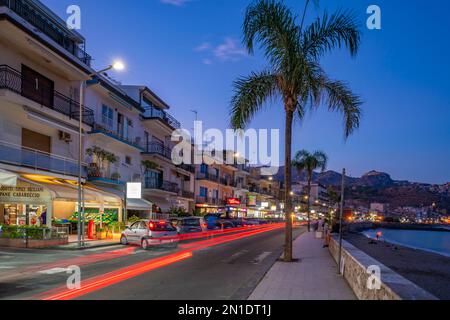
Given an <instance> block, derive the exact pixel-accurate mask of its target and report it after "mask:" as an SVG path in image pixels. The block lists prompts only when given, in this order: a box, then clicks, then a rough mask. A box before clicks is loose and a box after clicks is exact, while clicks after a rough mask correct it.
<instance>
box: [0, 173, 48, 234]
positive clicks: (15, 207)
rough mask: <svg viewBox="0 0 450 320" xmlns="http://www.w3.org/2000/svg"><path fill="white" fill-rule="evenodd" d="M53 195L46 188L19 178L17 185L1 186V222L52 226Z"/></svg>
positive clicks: (17, 224)
mask: <svg viewBox="0 0 450 320" xmlns="http://www.w3.org/2000/svg"><path fill="white" fill-rule="evenodd" d="M52 209H53V204H52V195H51V192H50V191H49V190H46V189H45V188H43V187H41V186H39V185H36V184H33V183H29V182H26V181H23V180H20V179H18V180H17V182H16V185H15V186H6V185H1V186H0V224H5V225H11V226H51V218H52Z"/></svg>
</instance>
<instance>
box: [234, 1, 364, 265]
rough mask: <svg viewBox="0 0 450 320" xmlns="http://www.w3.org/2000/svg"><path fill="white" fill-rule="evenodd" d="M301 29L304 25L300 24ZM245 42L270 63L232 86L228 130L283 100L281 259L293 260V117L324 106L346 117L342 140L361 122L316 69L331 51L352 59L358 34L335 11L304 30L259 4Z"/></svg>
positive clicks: (338, 85)
mask: <svg viewBox="0 0 450 320" xmlns="http://www.w3.org/2000/svg"><path fill="white" fill-rule="evenodd" d="M302 24H303V21H302ZM243 42H244V45H245V46H246V48H247V50H248V52H249V53H250V54H252V53H253V52H254V47H255V44H257V43H258V44H259V46H260V48H261V49H262V50H263V52H264V55H265V57H266V58H267V60H268V62H269V66H268V67H267V69H266V70H263V71H261V72H254V73H252V74H250V75H249V76H247V77H241V78H239V79H237V80H236V81H235V83H234V89H235V94H234V96H233V98H232V100H231V107H230V114H231V126H232V127H233V128H234V129H236V130H237V129H244V128H245V127H246V126H247V125H248V124H249V122H250V121H251V120H252V118H253V117H254V116H255V115H256V113H258V112H259V111H260V110H261V109H262V107H263V106H264V105H265V103H266V102H268V101H270V100H274V98H281V99H282V101H283V105H284V108H283V109H284V113H285V120H286V127H285V189H286V190H285V211H286V212H285V214H286V218H287V220H286V221H287V222H286V244H285V255H284V259H285V261H287V262H291V261H293V259H292V220H291V218H290V215H291V214H292V202H291V198H290V192H291V160H292V153H291V145H292V123H293V120H294V115H296V116H297V117H298V118H299V119H300V120H301V119H303V118H304V115H305V113H306V111H307V109H308V108H311V109H313V108H316V107H318V106H319V105H320V104H321V102H322V101H324V102H325V103H326V105H327V106H328V108H329V110H331V111H339V112H341V113H343V115H344V122H345V137H348V136H349V135H350V134H351V133H352V132H353V131H354V130H355V129H356V128H358V127H359V122H360V114H361V110H360V105H361V100H360V99H359V97H358V96H357V95H355V94H353V93H352V91H351V90H350V89H349V88H348V86H347V85H346V84H345V83H343V82H341V81H336V80H332V79H330V78H329V77H328V76H327V75H326V73H325V72H324V70H323V69H322V67H321V66H320V63H319V62H320V58H321V57H322V56H323V55H324V54H325V53H328V52H330V51H331V50H332V49H335V48H343V47H345V48H348V49H349V51H350V54H351V55H352V56H355V55H356V53H357V51H358V48H359V44H360V32H359V30H358V26H357V23H356V20H355V17H354V16H353V14H351V13H349V12H346V11H338V12H336V13H335V14H332V15H331V16H329V15H328V14H327V13H325V14H324V15H323V16H322V17H321V18H317V19H316V20H315V21H314V22H313V23H312V24H311V25H309V26H308V27H306V28H303V26H302V25H301V26H300V25H298V24H297V18H296V17H295V16H294V15H293V13H292V12H291V11H290V10H289V9H288V8H287V7H286V6H285V5H284V4H283V3H282V2H279V1H274V0H260V1H258V2H256V3H254V4H251V5H250V6H249V7H248V8H247V11H246V14H245V19H244V23H243Z"/></svg>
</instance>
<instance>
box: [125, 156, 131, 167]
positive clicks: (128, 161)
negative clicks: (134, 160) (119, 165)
mask: <svg viewBox="0 0 450 320" xmlns="http://www.w3.org/2000/svg"><path fill="white" fill-rule="evenodd" d="M125 163H126V164H127V165H130V166H131V157H130V156H125Z"/></svg>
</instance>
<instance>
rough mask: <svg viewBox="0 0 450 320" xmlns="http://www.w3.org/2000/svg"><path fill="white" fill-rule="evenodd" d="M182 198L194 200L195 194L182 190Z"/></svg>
mask: <svg viewBox="0 0 450 320" xmlns="http://www.w3.org/2000/svg"><path fill="white" fill-rule="evenodd" d="M181 196H182V197H183V198H187V199H194V196H195V195H194V193H193V192H191V191H185V190H182V191H181Z"/></svg>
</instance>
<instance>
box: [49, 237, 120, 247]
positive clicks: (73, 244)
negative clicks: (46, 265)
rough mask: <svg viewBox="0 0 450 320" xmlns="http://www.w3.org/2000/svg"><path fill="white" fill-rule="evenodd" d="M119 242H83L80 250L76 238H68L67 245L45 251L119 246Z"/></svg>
mask: <svg viewBox="0 0 450 320" xmlns="http://www.w3.org/2000/svg"><path fill="white" fill-rule="evenodd" d="M119 244H120V241H119V240H116V239H111V240H85V241H84V246H83V247H82V248H80V247H78V241H77V238H76V236H70V237H69V243H68V244H63V245H60V246H54V247H51V248H47V249H56V250H83V249H93V248H103V247H111V246H115V245H119Z"/></svg>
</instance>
